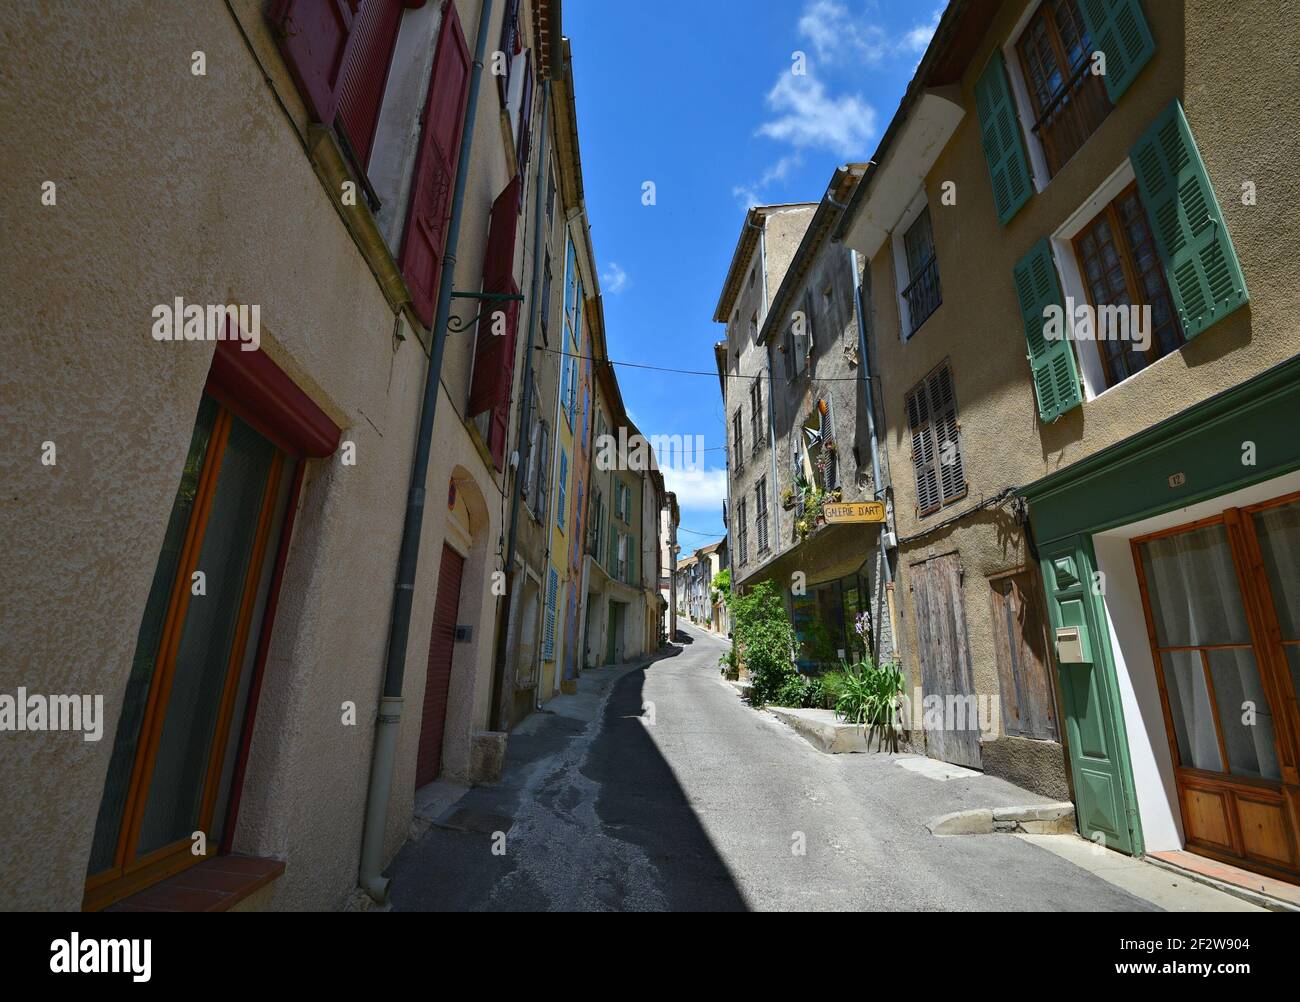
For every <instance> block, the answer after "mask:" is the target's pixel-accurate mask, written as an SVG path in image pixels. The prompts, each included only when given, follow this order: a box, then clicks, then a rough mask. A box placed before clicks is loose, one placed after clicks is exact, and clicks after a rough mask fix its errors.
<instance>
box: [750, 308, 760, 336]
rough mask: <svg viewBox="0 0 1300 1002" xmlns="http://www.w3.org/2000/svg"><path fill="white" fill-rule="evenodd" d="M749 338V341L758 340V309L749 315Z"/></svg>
mask: <svg viewBox="0 0 1300 1002" xmlns="http://www.w3.org/2000/svg"><path fill="white" fill-rule="evenodd" d="M749 340H750V341H751V342H754V341H757V340H758V311H757V310H755V311H754V312H753V313H752V314H750V317H749Z"/></svg>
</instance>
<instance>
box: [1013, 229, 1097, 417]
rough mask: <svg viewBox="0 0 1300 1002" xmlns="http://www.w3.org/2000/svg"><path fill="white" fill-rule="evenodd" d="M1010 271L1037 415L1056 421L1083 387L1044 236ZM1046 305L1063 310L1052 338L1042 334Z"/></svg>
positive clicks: (1077, 402)
mask: <svg viewBox="0 0 1300 1002" xmlns="http://www.w3.org/2000/svg"><path fill="white" fill-rule="evenodd" d="M1013 274H1014V276H1015V282H1016V295H1017V296H1018V297H1019V299H1020V320H1021V323H1022V324H1023V325H1024V329H1025V341H1026V343H1027V344H1028V346H1029V369H1030V372H1031V373H1032V374H1033V379H1034V392H1035V393H1036V394H1037V396H1038V416H1039V418H1040V419H1042V421H1043V422H1044V423H1046V422H1050V421H1055V420H1056V419H1057V418H1058V417H1060V416H1061V415H1062V414H1064V413H1065V412H1066V411H1068V410H1072V409H1073V408H1075V407H1078V406H1079V405H1080V404H1081V403H1083V391H1082V390H1081V389H1080V388H1079V371H1078V369H1077V368H1076V367H1075V362H1074V348H1073V346H1072V345H1071V344H1070V339H1069V336H1068V329H1069V323H1068V319H1067V318H1066V317H1065V316H1064V298H1063V297H1062V295H1061V284H1060V282H1059V281H1058V280H1057V277H1056V264H1055V262H1054V261H1053V260H1052V247H1051V244H1050V243H1048V240H1047V238H1046V237H1043V239H1041V240H1039V241H1038V243H1036V244H1034V246H1033V248H1032V249H1031V250H1030V251H1029V253H1028V254H1026V255H1025V256H1024V257H1022V258H1021V259H1020V260H1019V261H1018V262H1016V266H1015V268H1014V270H1013ZM1048 306H1057V307H1060V308H1061V310H1062V318H1061V327H1062V336H1061V337H1060V338H1056V339H1052V340H1048V339H1047V338H1046V337H1045V336H1044V334H1043V324H1044V322H1045V321H1044V318H1043V310H1044V309H1045V308H1046V307H1048Z"/></svg>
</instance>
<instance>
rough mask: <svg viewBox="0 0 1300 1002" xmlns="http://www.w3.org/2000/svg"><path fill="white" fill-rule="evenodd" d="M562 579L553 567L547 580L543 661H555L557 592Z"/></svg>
mask: <svg viewBox="0 0 1300 1002" xmlns="http://www.w3.org/2000/svg"><path fill="white" fill-rule="evenodd" d="M559 584H560V578H559V575H558V574H556V573H555V568H554V567H552V568H551V571H550V574H549V575H548V577H547V579H546V635H545V637H544V638H543V640H542V660H544V661H554V660H555V591H556V589H557V588H558V587H559Z"/></svg>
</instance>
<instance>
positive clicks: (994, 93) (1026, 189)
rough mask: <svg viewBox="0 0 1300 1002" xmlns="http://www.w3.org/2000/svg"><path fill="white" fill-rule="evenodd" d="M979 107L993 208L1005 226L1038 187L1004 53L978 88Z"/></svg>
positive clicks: (990, 65) (996, 55)
mask: <svg viewBox="0 0 1300 1002" xmlns="http://www.w3.org/2000/svg"><path fill="white" fill-rule="evenodd" d="M975 107H976V108H977V109H978V111H979V116H980V141H981V142H982V143H983V145H984V158H985V160H987V161H988V165H989V179H990V181H991V182H992V184H993V205H994V207H995V208H996V209H997V211H998V221H999V222H1000V223H1002V225H1003V226H1005V225H1006V224H1007V223H1008V222H1009V221H1010V219H1011V217H1012V216H1014V215H1015V214H1016V213H1017V212H1018V211H1020V207H1021V206H1022V205H1024V204H1025V203H1026V202H1028V201H1029V196H1030V195H1032V194H1033V193H1034V186H1033V183H1032V182H1031V180H1030V177H1029V158H1028V157H1026V156H1025V142H1024V137H1023V135H1022V134H1021V132H1020V117H1019V115H1017V113H1016V105H1015V102H1014V101H1013V100H1012V97H1011V88H1010V87H1009V86H1008V85H1007V71H1006V66H1005V60H1004V59H1003V58H1002V50H1001V49H994V50H993V57H992V58H991V59H990V60H989V63H988V66H987V67H985V69H984V73H983V75H982V76H981V77H980V78H979V82H978V83H976V84H975Z"/></svg>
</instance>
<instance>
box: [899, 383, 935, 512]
mask: <svg viewBox="0 0 1300 1002" xmlns="http://www.w3.org/2000/svg"><path fill="white" fill-rule="evenodd" d="M905 406H906V407H907V424H908V427H909V428H910V429H911V432H912V469H913V471H914V472H915V474H916V508H917V514H919V515H929V514H930V513H931V512H935V511H938V510H939V507H940V505H941V504H942V502H941V501H940V495H939V470H938V456H936V455H935V446H934V436H933V432H932V430H931V421H930V401H929V394H928V392H927V389H926V384H925V382H924V381H922V382H921V384H920V385H918V386H917V387H916V389H914V390H913V391H912V393H911V395H910V396H909V397H908V398H907V401H906V404H905Z"/></svg>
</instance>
